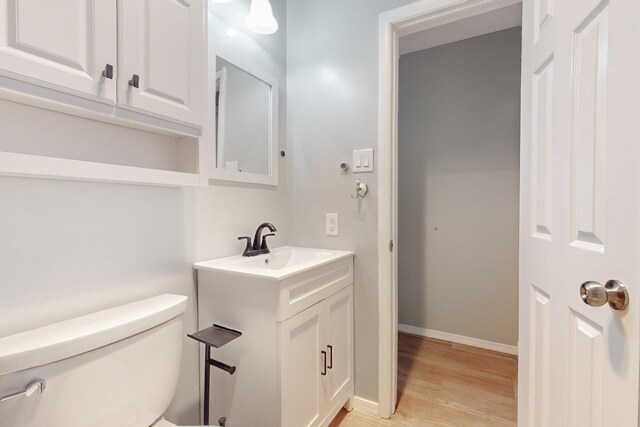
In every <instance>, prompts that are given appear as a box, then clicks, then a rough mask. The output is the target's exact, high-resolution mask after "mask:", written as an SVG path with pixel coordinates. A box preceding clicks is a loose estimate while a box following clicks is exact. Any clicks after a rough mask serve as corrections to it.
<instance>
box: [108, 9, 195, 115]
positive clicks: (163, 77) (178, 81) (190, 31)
mask: <svg viewBox="0 0 640 427" xmlns="http://www.w3.org/2000/svg"><path fill="white" fill-rule="evenodd" d="M118 8H119V9H118V18H119V20H118V32H119V49H120V56H119V60H120V79H119V80H118V104H120V106H122V107H124V108H129V109H133V110H137V111H139V112H145V113H150V114H152V115H154V116H159V117H162V118H169V119H173V120H174V121H176V122H182V123H184V124H190V125H197V126H200V125H201V124H202V121H203V117H202V112H203V100H204V92H205V90H206V85H205V82H204V66H205V51H204V46H205V39H206V33H205V8H204V1H203V0H153V1H150V0H120V1H119V3H118Z"/></svg>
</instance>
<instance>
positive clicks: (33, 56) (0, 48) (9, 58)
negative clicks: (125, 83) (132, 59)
mask: <svg viewBox="0 0 640 427" xmlns="http://www.w3.org/2000/svg"><path fill="white" fill-rule="evenodd" d="M115 23H116V3H115V1H108V0H56V1H37V0H0V76H3V77H9V78H11V79H12V80H13V81H22V82H27V83H32V84H34V85H37V86H41V87H47V88H51V89H57V90H63V91H64V92H68V93H72V94H74V95H78V96H81V97H85V98H86V97H89V98H91V99H94V100H98V101H103V102H107V103H113V102H115V100H116V84H115V81H116V74H115V73H116V68H115V65H116V60H117V46H116V44H117V43H116V41H117V38H116V25H115ZM107 64H109V65H110V66H112V67H113V71H112V72H113V74H112V75H111V74H109V73H107V72H105V74H108V75H109V76H110V77H111V78H108V77H105V76H103V74H102V73H103V71H105V70H106V68H107ZM12 89H15V88H12Z"/></svg>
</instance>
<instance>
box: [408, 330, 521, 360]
mask: <svg viewBox="0 0 640 427" xmlns="http://www.w3.org/2000/svg"><path fill="white" fill-rule="evenodd" d="M398 331H399V332H404V333H406V334H412V335H419V336H422V337H427V338H435V339H438V340H443V341H450V342H454V343H456V344H464V345H470V346H472V347H478V348H484V349H485V350H493V351H498V352H500V353H507V354H515V355H517V354H518V347H516V346H514V345H507V344H502V343H498V342H492V341H485V340H481V339H478V338H471V337H465V336H462V335H455V334H450V333H448V332H440V331H434V330H432V329H424V328H418V327H417V326H411V325H398Z"/></svg>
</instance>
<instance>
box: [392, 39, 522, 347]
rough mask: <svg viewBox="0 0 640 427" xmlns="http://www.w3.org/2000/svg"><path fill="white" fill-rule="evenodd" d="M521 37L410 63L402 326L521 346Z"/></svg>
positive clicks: (402, 141)
mask: <svg viewBox="0 0 640 427" xmlns="http://www.w3.org/2000/svg"><path fill="white" fill-rule="evenodd" d="M520 33H521V29H520V28H519V27H517V28H511V29H508V30H503V31H499V32H494V33H491V34H487V35H483V36H479V37H474V38H470V39H467V40H463V41H458V42H455V43H450V44H446V45H443V46H438V47H434V48H431V49H427V50H422V51H419V52H415V53H411V54H408V55H403V56H402V57H401V58H400V74H399V82H400V84H399V114H398V128H399V131H398V136H399V141H398V152H399V153H398V154H399V155H398V162H399V174H398V175H399V177H398V180H399V182H398V186H399V194H398V199H399V207H398V210H399V214H398V218H399V221H398V222H399V236H398V258H399V261H398V262H399V265H398V273H399V289H398V298H399V322H400V323H401V324H406V325H411V326H417V327H419V328H424V329H430V330H435V331H440V332H447V333H452V334H456V335H462V336H466V337H472V338H478V339H482V340H488V341H493V342H497V343H503V344H508V345H516V344H517V339H518V311H517V309H518V297H517V289H518V202H519V188H518V187H519V155H520V154H519V153H520V150H519V144H520V132H519V130H520V114H519V113H520V45H521V40H520V39H521V36H520Z"/></svg>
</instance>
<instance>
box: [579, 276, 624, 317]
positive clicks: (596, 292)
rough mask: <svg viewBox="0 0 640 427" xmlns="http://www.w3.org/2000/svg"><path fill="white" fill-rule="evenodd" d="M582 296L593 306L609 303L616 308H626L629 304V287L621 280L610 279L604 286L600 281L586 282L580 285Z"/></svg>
mask: <svg viewBox="0 0 640 427" xmlns="http://www.w3.org/2000/svg"><path fill="white" fill-rule="evenodd" d="M580 297H582V301H584V302H585V304H588V305H590V306H592V307H601V306H603V305H605V304H606V303H609V306H610V307H611V308H613V309H614V310H624V309H625V308H627V306H628V305H629V294H628V293H627V288H626V287H625V286H624V285H623V284H622V282H620V281H619V280H609V281H608V282H607V283H605V285H604V286H603V285H602V284H601V283H599V282H593V281H589V282H584V283H583V284H582V286H580Z"/></svg>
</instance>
